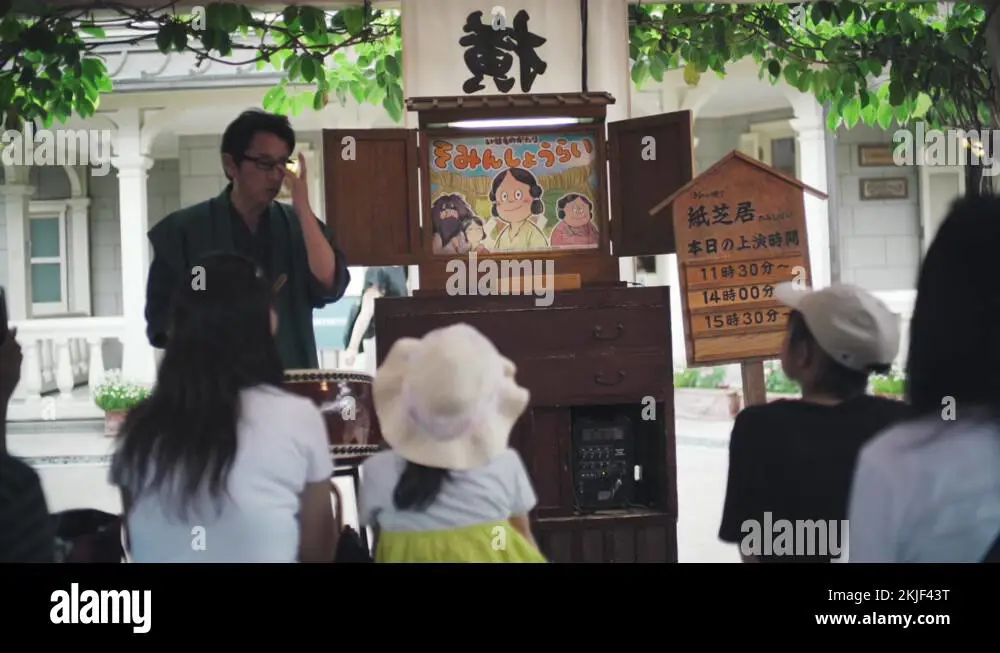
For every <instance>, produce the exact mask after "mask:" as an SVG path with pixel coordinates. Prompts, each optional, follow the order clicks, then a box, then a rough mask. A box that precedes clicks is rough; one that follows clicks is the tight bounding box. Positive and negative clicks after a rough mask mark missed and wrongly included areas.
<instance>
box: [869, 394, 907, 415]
mask: <svg viewBox="0 0 1000 653" xmlns="http://www.w3.org/2000/svg"><path fill="white" fill-rule="evenodd" d="M865 401H866V402H868V404H869V406H871V407H873V409H874V410H877V411H879V413H880V414H881V415H883V416H885V417H886V418H888V419H892V420H894V421H895V420H908V419H910V418H911V417H912V416H913V411H912V409H911V408H910V405H909V404H908V403H906V402H904V401H900V400H898V399H890V398H889V397H876V396H870V395H866V396H865Z"/></svg>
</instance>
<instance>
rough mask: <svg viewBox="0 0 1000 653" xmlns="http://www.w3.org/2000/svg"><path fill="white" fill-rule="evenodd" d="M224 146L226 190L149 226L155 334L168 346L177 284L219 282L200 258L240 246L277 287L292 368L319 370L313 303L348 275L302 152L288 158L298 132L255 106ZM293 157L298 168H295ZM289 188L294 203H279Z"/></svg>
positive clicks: (281, 336) (340, 287) (282, 347)
mask: <svg viewBox="0 0 1000 653" xmlns="http://www.w3.org/2000/svg"><path fill="white" fill-rule="evenodd" d="M221 150H222V166H223V170H224V171H225V174H226V178H227V179H228V180H229V185H227V186H226V188H225V189H224V190H223V191H222V193H220V194H219V195H218V196H217V197H214V198H212V199H210V200H207V201H204V202H201V203H200V204H195V205H194V206H191V207H187V208H184V209H181V210H179V211H176V212H174V213H171V214H170V215H168V216H167V217H166V218H164V219H163V220H162V221H161V222H160V223H159V224H157V225H156V226H155V227H153V228H152V229H150V231H149V240H150V242H151V243H152V245H153V262H152V265H151V266H150V270H149V280H148V285H147V289H146V323H147V335H148V337H149V341H150V343H151V344H152V345H153V346H154V347H157V348H160V349H162V348H164V347H165V346H166V342H167V338H168V337H169V325H168V323H167V322H168V319H169V314H170V302H171V299H172V298H173V294H174V292H175V291H176V290H177V289H178V288H179V287H180V284H182V283H185V284H199V283H200V284H206V285H207V284H209V283H211V282H212V280H211V279H203V278H200V276H199V274H198V271H197V270H196V269H194V268H193V266H195V265H196V263H195V261H197V260H198V259H199V258H200V257H201V256H203V255H205V254H207V253H210V252H219V251H228V252H236V253H240V254H244V255H246V256H249V257H250V258H252V259H253V260H254V261H256V262H257V265H258V266H259V267H260V269H261V270H262V271H263V272H264V274H265V275H267V277H268V279H269V280H270V282H271V283H272V284H273V285H274V288H275V290H276V293H275V299H274V308H275V312H276V313H277V315H278V331H277V340H278V350H279V351H280V353H281V358H282V362H283V364H284V366H285V369H316V368H318V367H319V360H318V355H317V352H316V339H315V335H314V333H313V324H312V320H313V310H314V309H317V308H322V307H323V306H326V305H327V304H330V303H332V302H335V301H337V300H338V299H340V298H341V297H342V296H343V295H344V292H345V290H346V289H347V285H348V283H349V282H350V278H351V277H350V273H349V272H348V270H347V262H346V261H345V259H344V255H343V253H342V252H341V251H340V250H339V249H338V248H337V247H336V245H334V244H333V243H334V239H333V234H332V232H331V231H330V230H329V228H328V227H327V226H326V225H325V224H324V223H323V222H321V221H320V220H319V219H318V218H317V217H316V215H315V214H314V213H313V211H312V208H311V207H310V206H309V190H308V187H307V185H306V169H305V160H304V158H303V157H302V156H301V155H300V156H299V157H298V160H297V161H295V162H293V161H292V160H291V158H290V157H291V155H292V152H293V151H294V150H295V132H294V131H293V130H292V127H291V125H290V124H289V122H288V119H287V118H286V117H284V116H278V115H274V114H269V113H266V112H264V111H261V110H259V109H252V110H248V111H244V112H243V113H242V114H240V116H239V117H238V118H236V120H234V121H233V122H232V123H230V125H229V126H228V127H227V128H226V131H225V133H224V134H223V136H222V148H221ZM293 164H297V165H298V168H299V169H298V171H297V174H296V173H294V172H292V171H290V170H289V167H294V165H293ZM282 185H286V186H287V187H288V189H289V191H290V193H291V197H292V204H291V206H289V205H287V204H283V203H280V202H276V201H275V198H276V197H277V195H278V193H279V192H280V191H281V188H282ZM195 287H197V286H195Z"/></svg>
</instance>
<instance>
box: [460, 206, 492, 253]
mask: <svg viewBox="0 0 1000 653" xmlns="http://www.w3.org/2000/svg"><path fill="white" fill-rule="evenodd" d="M462 233H463V234H465V245H464V247H463V249H465V251H466V252H470V251H475V252H476V253H477V254H489V253H490V250H489V248H488V247H486V244H485V243H484V242H483V241H484V240H486V227H485V225H483V220H482V218H480V217H479V216H476V215H473V216H469V217H468V218H465V219H464V220H462Z"/></svg>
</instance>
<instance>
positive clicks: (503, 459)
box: [486, 447, 524, 474]
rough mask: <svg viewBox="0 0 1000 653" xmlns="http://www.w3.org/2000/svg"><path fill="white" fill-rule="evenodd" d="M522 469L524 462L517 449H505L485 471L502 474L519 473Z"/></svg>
mask: <svg viewBox="0 0 1000 653" xmlns="http://www.w3.org/2000/svg"><path fill="white" fill-rule="evenodd" d="M523 467H524V460H523V459H522V458H521V454H520V453H518V451H517V449H515V448H513V447H507V448H506V449H504V450H503V451H502V452H501V453H500V454H499V455H498V456H496V457H495V458H494V459H493V460H491V461H490V462H489V464H488V465H487V466H486V469H488V470H490V471H496V472H500V473H503V474H506V473H509V472H517V471H520V470H521V469H522V468H523Z"/></svg>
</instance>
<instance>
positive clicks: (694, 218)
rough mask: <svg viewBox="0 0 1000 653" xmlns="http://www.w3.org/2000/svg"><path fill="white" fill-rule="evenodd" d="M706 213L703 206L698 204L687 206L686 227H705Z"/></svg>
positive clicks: (706, 221) (706, 224)
mask: <svg viewBox="0 0 1000 653" xmlns="http://www.w3.org/2000/svg"><path fill="white" fill-rule="evenodd" d="M707 226H708V215H706V214H705V207H704V206H703V205H701V204H699V205H698V206H697V207H694V206H691V207H688V229H694V228H695V227H707Z"/></svg>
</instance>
